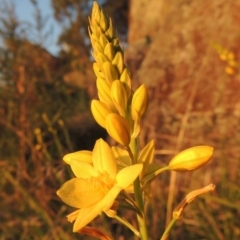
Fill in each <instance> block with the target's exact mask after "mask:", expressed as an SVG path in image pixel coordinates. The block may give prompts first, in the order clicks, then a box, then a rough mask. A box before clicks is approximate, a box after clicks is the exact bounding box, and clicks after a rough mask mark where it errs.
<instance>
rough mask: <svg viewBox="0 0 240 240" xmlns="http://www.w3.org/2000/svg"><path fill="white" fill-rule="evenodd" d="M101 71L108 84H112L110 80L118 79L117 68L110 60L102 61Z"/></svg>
mask: <svg viewBox="0 0 240 240" xmlns="http://www.w3.org/2000/svg"><path fill="white" fill-rule="evenodd" d="M103 72H104V74H105V79H106V81H107V82H108V84H109V85H112V82H113V81H114V80H116V79H118V72H117V69H116V68H115V67H114V66H113V65H112V64H111V63H110V62H105V63H103Z"/></svg>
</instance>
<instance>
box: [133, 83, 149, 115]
mask: <svg viewBox="0 0 240 240" xmlns="http://www.w3.org/2000/svg"><path fill="white" fill-rule="evenodd" d="M147 106H148V92H147V88H146V86H145V85H144V84H143V85H141V86H140V87H139V88H138V89H137V90H136V91H135V92H134V94H133V98H132V104H131V114H132V118H133V120H136V119H137V118H138V116H137V114H136V112H137V113H138V114H139V115H140V117H141V116H142V115H143V114H144V113H145V111H146V109H147Z"/></svg>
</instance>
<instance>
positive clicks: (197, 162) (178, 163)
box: [168, 146, 214, 171]
mask: <svg viewBox="0 0 240 240" xmlns="http://www.w3.org/2000/svg"><path fill="white" fill-rule="evenodd" d="M213 150H214V149H213V147H210V146H196V147H192V148H188V149H186V150H184V151H182V152H180V153H178V154H177V155H176V156H175V157H174V158H173V159H172V160H171V161H170V163H169V165H168V166H169V169H170V170H173V171H192V170H195V169H198V168H200V167H202V166H203V165H204V164H206V163H207V162H208V161H210V159H211V157H212V155H213Z"/></svg>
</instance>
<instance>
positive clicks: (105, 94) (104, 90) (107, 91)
mask: <svg viewBox="0 0 240 240" xmlns="http://www.w3.org/2000/svg"><path fill="white" fill-rule="evenodd" d="M96 84H97V90H98V97H99V99H100V100H101V101H102V102H105V103H107V104H108V105H110V104H112V105H113V103H112V98H111V88H110V86H109V85H108V83H107V82H106V80H105V79H103V78H97V81H96ZM113 106H114V105H113Z"/></svg>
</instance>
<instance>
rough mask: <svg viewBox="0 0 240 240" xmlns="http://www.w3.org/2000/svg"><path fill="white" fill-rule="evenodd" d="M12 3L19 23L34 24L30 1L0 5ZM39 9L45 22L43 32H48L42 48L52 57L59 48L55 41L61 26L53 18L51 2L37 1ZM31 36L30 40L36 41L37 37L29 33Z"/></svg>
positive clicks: (18, 0)
mask: <svg viewBox="0 0 240 240" xmlns="http://www.w3.org/2000/svg"><path fill="white" fill-rule="evenodd" d="M4 1H5V2H9V3H13V4H14V6H15V10H16V15H17V17H18V18H19V20H20V21H27V22H30V23H31V24H35V22H34V7H33V5H32V3H31V1H30V0H7V1H6V0H0V4H1V3H3V2H4ZM37 3H38V6H39V8H40V9H41V13H42V15H43V17H44V19H47V20H46V26H45V29H44V32H49V35H48V37H47V39H44V41H43V42H44V43H43V45H44V47H45V48H46V49H47V50H48V51H49V52H50V53H51V54H53V55H56V54H57V52H58V50H59V46H57V40H58V37H59V34H60V33H61V26H60V24H59V23H58V22H56V21H55V19H54V18H53V11H52V8H51V0H38V1H37ZM30 34H32V39H34V40H35V41H38V40H39V39H37V38H38V36H36V33H35V34H34V32H31V31H30Z"/></svg>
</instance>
